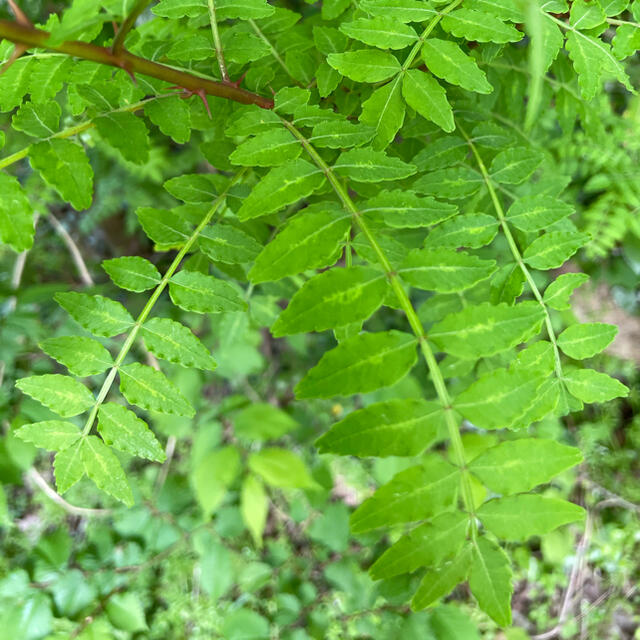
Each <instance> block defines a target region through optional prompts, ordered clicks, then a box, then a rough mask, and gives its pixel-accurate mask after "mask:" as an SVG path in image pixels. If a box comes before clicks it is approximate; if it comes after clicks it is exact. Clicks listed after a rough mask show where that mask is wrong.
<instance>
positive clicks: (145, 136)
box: [93, 111, 149, 164]
mask: <svg viewBox="0 0 640 640" xmlns="http://www.w3.org/2000/svg"><path fill="white" fill-rule="evenodd" d="M93 122H94V124H95V125H96V129H97V130H98V133H99V134H100V136H101V137H102V139H103V140H104V141H105V142H107V143H108V144H109V145H111V146H112V147H114V149H117V150H118V151H119V152H120V154H121V155H122V157H123V158H124V159H125V160H128V161H129V162H134V163H135V164H144V163H145V162H146V161H147V160H148V159H149V133H148V131H147V126H146V125H145V123H144V120H143V119H142V118H139V117H137V116H135V115H134V114H133V113H130V112H128V111H116V112H113V113H107V114H106V115H103V116H100V117H98V118H96V119H95V120H94V121H93Z"/></svg>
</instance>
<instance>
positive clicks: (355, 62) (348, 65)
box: [327, 49, 401, 82]
mask: <svg viewBox="0 0 640 640" xmlns="http://www.w3.org/2000/svg"><path fill="white" fill-rule="evenodd" d="M327 62H328V63H329V65H330V66H331V67H333V68H334V69H335V70H336V71H337V72H338V73H341V74H342V75H343V76H347V78H349V79H351V80H355V81H356V82H381V81H382V80H388V79H389V78H391V77H392V76H395V75H396V74H397V73H398V72H399V71H400V69H401V67H400V63H399V62H398V59H397V58H396V57H395V56H394V55H392V54H390V53H388V52H386V51H378V50H377V49H360V50H358V51H347V52H346V53H330V54H329V55H328V56H327Z"/></svg>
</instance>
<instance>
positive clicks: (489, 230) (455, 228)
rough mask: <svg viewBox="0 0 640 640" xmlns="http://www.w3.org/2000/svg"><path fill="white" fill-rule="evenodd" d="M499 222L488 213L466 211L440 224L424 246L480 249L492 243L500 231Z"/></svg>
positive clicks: (430, 234)
mask: <svg viewBox="0 0 640 640" xmlns="http://www.w3.org/2000/svg"><path fill="white" fill-rule="evenodd" d="M498 224H499V223H498V221H497V220H496V219H495V218H494V217H493V216H489V215H487V214H486V213H466V214H463V215H460V216H456V217H455V218H452V219H450V220H447V221H445V222H443V223H442V224H440V225H438V226H437V227H436V228H435V229H433V230H432V231H431V232H430V233H429V235H428V236H427V239H426V240H425V243H424V246H425V247H427V248H451V249H453V248H458V247H470V248H471V249H478V248H479V247H484V246H485V245H487V244H490V243H491V241H492V240H493V239H494V238H495V236H496V233H498Z"/></svg>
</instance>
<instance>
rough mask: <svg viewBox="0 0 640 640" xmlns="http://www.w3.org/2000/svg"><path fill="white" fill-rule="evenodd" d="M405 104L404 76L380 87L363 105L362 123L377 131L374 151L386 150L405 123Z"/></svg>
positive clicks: (400, 75)
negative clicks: (403, 91)
mask: <svg viewBox="0 0 640 640" xmlns="http://www.w3.org/2000/svg"><path fill="white" fill-rule="evenodd" d="M405 110H406V108H405V103H404V100H403V99H402V74H398V75H397V76H396V77H395V78H393V80H391V82H389V83H387V84H385V85H384V86H382V87H379V88H378V89H376V90H375V91H373V93H372V94H371V95H370V96H369V97H368V98H367V99H366V100H365V101H364V102H363V103H362V113H361V114H360V118H359V119H360V122H362V124H365V125H367V126H370V127H373V128H374V129H375V130H376V137H375V139H374V141H373V147H374V149H384V148H385V147H386V146H387V145H388V144H389V143H390V142H391V141H392V140H393V139H394V138H395V135H396V133H398V130H399V129H400V127H402V123H403V122H404V114H405Z"/></svg>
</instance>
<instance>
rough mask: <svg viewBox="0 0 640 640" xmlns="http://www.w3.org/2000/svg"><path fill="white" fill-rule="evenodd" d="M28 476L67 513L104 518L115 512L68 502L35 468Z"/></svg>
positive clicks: (27, 473) (29, 471) (28, 472)
mask: <svg viewBox="0 0 640 640" xmlns="http://www.w3.org/2000/svg"><path fill="white" fill-rule="evenodd" d="M25 475H26V476H27V478H29V479H30V480H32V481H33V482H34V483H35V484H37V485H38V487H39V488H40V489H42V491H43V493H44V494H45V495H46V496H47V497H48V498H49V499H50V500H52V501H53V502H55V503H56V504H57V505H58V506H60V507H62V508H63V509H64V510H65V511H66V512H67V513H69V514H71V515H72V516H80V517H84V518H91V517H98V518H104V517H106V516H110V515H111V514H112V513H113V510H112V509H87V508H85V507H76V506H75V505H73V504H70V503H68V502H67V501H66V500H65V499H64V498H63V497H62V496H61V495H60V494H59V493H56V492H55V491H54V490H53V489H52V488H51V486H50V485H49V483H48V482H47V481H46V480H45V479H44V478H43V477H42V476H41V475H40V474H39V473H38V472H37V471H36V470H35V469H34V468H33V467H31V469H29V470H28V471H27V472H26V474H25Z"/></svg>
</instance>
